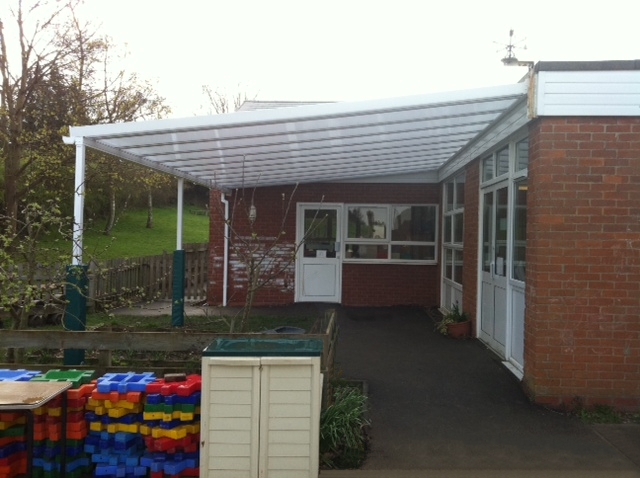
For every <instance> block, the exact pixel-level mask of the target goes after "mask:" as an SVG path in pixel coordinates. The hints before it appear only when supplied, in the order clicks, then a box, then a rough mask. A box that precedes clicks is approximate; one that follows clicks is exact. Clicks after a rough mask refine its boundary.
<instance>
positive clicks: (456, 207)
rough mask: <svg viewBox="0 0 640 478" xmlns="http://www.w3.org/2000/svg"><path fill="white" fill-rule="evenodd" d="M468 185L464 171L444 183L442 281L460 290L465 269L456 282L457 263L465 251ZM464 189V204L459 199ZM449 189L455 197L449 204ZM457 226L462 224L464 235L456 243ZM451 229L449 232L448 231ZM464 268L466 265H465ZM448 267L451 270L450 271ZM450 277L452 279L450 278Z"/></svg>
mask: <svg viewBox="0 0 640 478" xmlns="http://www.w3.org/2000/svg"><path fill="white" fill-rule="evenodd" d="M465 183H466V172H465V171H462V172H460V173H458V174H456V175H455V176H452V177H450V178H449V179H448V180H447V181H445V182H444V183H443V190H442V196H443V204H444V207H443V218H442V229H443V230H442V237H441V240H442V255H443V258H445V259H444V260H443V262H442V280H443V281H445V282H448V283H450V284H452V285H453V286H456V287H458V288H460V289H461V288H462V276H463V274H464V267H463V270H462V272H461V273H460V278H459V279H460V281H459V282H458V281H457V280H456V263H457V262H458V261H457V257H458V256H460V257H461V259H460V261H463V251H464V201H465V199H466V198H465V196H464V187H465ZM460 187H462V189H463V194H462V202H461V203H459V202H458V198H460V194H458V188H460ZM449 188H451V196H452V197H453V201H452V202H451V203H449ZM458 218H459V219H461V221H459V222H458V221H457V220H456V219H458ZM456 224H462V233H461V240H460V241H459V242H457V241H456ZM447 229H449V230H447ZM448 253H451V262H448V261H447V260H446V258H447V257H448ZM463 266H464V264H463ZM448 267H450V268H451V270H450V271H448V270H447V269H448ZM449 276H450V277H449Z"/></svg>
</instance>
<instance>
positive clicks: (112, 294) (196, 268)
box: [89, 244, 208, 304]
mask: <svg viewBox="0 0 640 478" xmlns="http://www.w3.org/2000/svg"><path fill="white" fill-rule="evenodd" d="M184 250H185V300H201V299H204V298H205V297H206V295H207V262H208V254H207V251H208V249H207V244H185V245H184ZM172 289H173V254H172V253H166V252H165V253H164V254H161V255H157V256H147V257H138V258H135V259H111V260H108V261H104V262H100V263H92V264H91V265H90V268H89V298H90V300H92V301H96V302H97V303H102V304H105V303H114V302H115V303H117V302H119V301H122V300H127V299H130V298H134V297H144V298H145V299H147V300H149V299H171V298H172Z"/></svg>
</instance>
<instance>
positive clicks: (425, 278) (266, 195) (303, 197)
mask: <svg viewBox="0 0 640 478" xmlns="http://www.w3.org/2000/svg"><path fill="white" fill-rule="evenodd" d="M438 191H439V186H438V185H436V184H306V185H300V186H299V187H298V188H297V189H296V190H295V191H294V187H293V186H283V187H269V188H259V189H257V190H256V191H255V195H254V204H255V205H256V207H257V219H256V223H255V228H256V231H257V232H259V234H260V236H263V237H267V238H268V237H273V236H275V235H276V234H277V233H278V230H279V229H280V225H281V223H282V219H283V212H282V211H283V207H285V208H286V201H288V199H289V197H291V195H293V197H294V203H292V204H291V209H290V210H289V213H288V215H287V217H286V221H285V224H284V230H285V231H286V234H285V236H284V237H285V238H287V239H286V240H284V241H281V244H284V245H285V246H286V247H288V251H291V250H292V248H293V242H294V240H295V237H296V230H295V221H296V204H295V203H298V202H314V203H317V202H324V203H326V204H328V203H381V204H414V203H416V204H418V203H420V204H437V203H439V194H438ZM252 193H253V192H252V191H246V192H245V202H248V201H249V200H250V198H251V195H252ZM283 194H284V195H285V203H284V204H283V201H282V195H283ZM241 196H242V194H241V193H238V194H236V202H237V203H238V202H240V199H239V198H240V197H241ZM211 198H212V199H211V207H210V210H211V215H212V220H211V233H210V237H211V243H212V247H211V250H210V266H211V267H210V271H211V272H210V274H209V293H208V300H209V303H221V301H222V262H221V260H222V232H221V231H222V229H221V228H222V227H223V225H224V224H223V222H222V221H220V220H218V219H216V211H219V210H220V207H219V206H218V205H217V204H214V203H215V202H217V201H218V200H219V198H218V197H217V196H216V195H215V194H212V195H211ZM229 200H230V202H231V203H232V205H231V209H232V210H233V209H236V210H240V211H242V207H241V208H238V207H237V206H236V207H235V208H234V206H233V201H234V199H233V197H229ZM243 207H244V206H243ZM241 216H242V215H237V216H236V219H234V222H237V221H239V222H237V228H238V232H239V233H240V234H241V235H243V234H247V233H248V230H249V229H248V227H247V226H246V220H245V219H244V218H242V217H241ZM214 238H217V239H214ZM285 255H286V254H285ZM229 269H230V277H229V289H228V291H229V301H230V303H232V304H241V303H243V301H244V297H245V291H246V274H244V273H243V267H242V266H241V265H239V264H238V262H237V261H236V260H235V259H234V258H233V257H232V260H231V261H230V267H229ZM294 270H295V266H294V264H293V263H292V264H291V266H290V268H289V269H288V270H287V271H286V273H285V274H283V275H280V276H279V277H278V278H277V279H276V281H274V282H273V283H272V284H271V285H269V286H267V287H265V288H263V289H261V290H260V291H259V292H258V294H257V296H256V302H255V305H276V304H287V303H292V302H293V301H294ZM342 272H343V277H342V288H343V289H342V290H343V292H342V303H343V304H344V305H354V306H364V305H376V306H388V305H398V304H420V305H428V306H435V305H437V304H438V297H439V290H438V288H439V281H438V277H439V276H438V268H437V266H425V265H397V264H343V271H342Z"/></svg>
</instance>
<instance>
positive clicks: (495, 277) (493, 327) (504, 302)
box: [477, 179, 513, 359]
mask: <svg viewBox="0 0 640 478" xmlns="http://www.w3.org/2000/svg"><path fill="white" fill-rule="evenodd" d="M510 183H511V182H510V181H509V180H508V179H507V180H504V181H500V182H497V183H495V184H493V185H491V186H488V187H484V188H481V189H480V221H479V224H480V227H479V239H480V240H479V241H478V243H479V253H480V255H479V261H478V264H479V267H478V275H479V277H478V281H479V289H478V291H479V294H478V309H477V310H478V311H479V314H478V315H479V318H480V320H478V331H477V332H478V337H479V338H480V340H482V341H483V342H485V343H487V345H489V347H491V349H493V350H494V351H495V352H497V353H498V354H499V355H500V356H501V357H502V358H505V359H506V358H507V357H509V354H510V343H511V337H510V336H511V303H510V302H511V298H510V296H511V294H510V291H509V289H510V286H509V275H510V274H509V271H510V267H511V255H512V254H511V237H512V224H513V218H512V212H511V209H512V208H511V184H510ZM503 189H506V194H507V203H506V217H503V218H501V220H506V225H505V226H506V231H505V233H506V236H505V238H504V241H505V244H504V247H505V248H506V249H505V251H506V257H502V256H497V255H496V250H495V247H496V242H497V241H496V237H495V235H496V223H495V221H496V219H497V218H498V216H499V215H498V214H497V210H496V208H497V192H498V191H500V190H503ZM488 193H492V194H493V197H494V199H493V206H492V213H491V220H492V224H491V231H490V234H491V237H490V238H489V243H490V247H491V250H490V251H489V257H490V261H489V264H487V265H488V269H489V270H488V271H487V270H485V267H484V266H485V264H484V253H483V249H484V228H485V217H484V210H485V196H486V194H488ZM487 288H489V289H487ZM496 301H499V303H498V304H496ZM489 314H491V315H489ZM488 315H489V317H487V316H488Z"/></svg>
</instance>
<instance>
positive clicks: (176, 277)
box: [171, 178, 186, 327]
mask: <svg viewBox="0 0 640 478" xmlns="http://www.w3.org/2000/svg"><path fill="white" fill-rule="evenodd" d="M183 209H184V179H182V178H178V214H177V217H178V224H177V227H176V229H177V233H176V235H177V237H176V250H175V251H174V252H173V290H172V299H173V300H172V301H171V325H172V326H173V327H182V326H184V284H185V265H186V254H185V252H184V250H183V249H182V222H183V217H182V216H183Z"/></svg>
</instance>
